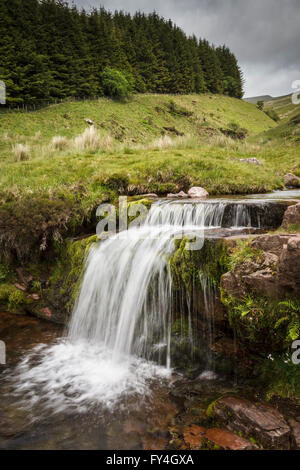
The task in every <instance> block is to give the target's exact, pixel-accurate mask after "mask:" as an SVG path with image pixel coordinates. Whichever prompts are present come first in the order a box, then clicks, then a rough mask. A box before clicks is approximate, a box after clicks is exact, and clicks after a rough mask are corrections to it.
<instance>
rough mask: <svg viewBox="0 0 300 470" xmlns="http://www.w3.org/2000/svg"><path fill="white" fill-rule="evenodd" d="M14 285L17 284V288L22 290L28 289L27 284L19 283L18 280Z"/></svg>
mask: <svg viewBox="0 0 300 470" xmlns="http://www.w3.org/2000/svg"><path fill="white" fill-rule="evenodd" d="M14 286H15V287H16V288H17V289H19V290H21V291H22V292H26V290H27V286H25V285H24V284H19V283H18V282H16V283H15V284H14Z"/></svg>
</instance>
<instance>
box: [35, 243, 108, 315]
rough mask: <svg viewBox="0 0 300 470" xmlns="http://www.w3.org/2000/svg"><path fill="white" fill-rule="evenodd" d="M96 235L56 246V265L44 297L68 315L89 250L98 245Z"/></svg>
mask: <svg viewBox="0 0 300 470" xmlns="http://www.w3.org/2000/svg"><path fill="white" fill-rule="evenodd" d="M98 242H99V240H98V237H97V235H93V236H91V237H88V238H84V239H81V240H77V241H73V240H71V239H68V240H66V241H65V242H64V243H63V244H59V245H57V246H56V263H55V267H54V270H53V272H52V275H51V277H50V286H49V288H48V289H47V290H46V291H45V293H44V297H45V298H46V299H47V300H49V302H50V304H52V305H54V306H55V307H57V309H59V308H61V309H62V310H64V311H65V312H66V313H67V314H69V313H70V312H71V311H72V309H73V306H74V304H75V302H76V299H77V296H78V294H79V291H80V286H81V282H82V276H83V273H84V267H85V262H86V259H87V256H88V254H89V250H90V248H91V247H92V246H93V245H94V244H96V243H98Z"/></svg>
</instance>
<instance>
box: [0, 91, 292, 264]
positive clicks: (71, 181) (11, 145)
mask: <svg viewBox="0 0 300 470" xmlns="http://www.w3.org/2000/svg"><path fill="white" fill-rule="evenodd" d="M85 118H88V119H92V120H93V121H94V122H95V128H93V127H89V126H88V125H87V123H86V122H85V121H84V120H85ZM0 122H1V136H2V138H1V152H0V170H1V171H0V197H1V201H2V205H1V206H0V228H1V230H0V243H2V247H3V248H4V251H5V250H6V252H9V253H12V252H13V253H14V256H15V255H16V256H17V257H18V258H19V259H23V258H25V257H26V256H32V253H33V252H34V250H37V251H38V252H40V250H44V249H45V248H47V246H48V244H49V243H51V240H52V241H53V239H54V240H59V239H60V238H61V237H64V236H66V235H70V234H78V233H80V232H81V230H83V228H84V227H85V229H86V230H89V226H90V227H91V230H94V228H95V209H96V207H97V206H98V205H99V204H100V203H101V202H103V201H108V200H110V201H113V200H115V198H116V197H117V196H118V195H119V194H127V195H130V196H131V195H138V194H143V193H148V192H156V193H157V194H159V195H166V194H167V193H168V192H177V191H180V190H184V191H187V190H188V189H189V188H190V187H191V186H193V185H199V186H204V187H205V188H206V189H207V190H208V191H209V192H210V193H211V194H238V193H257V192H263V191H269V190H272V189H275V188H280V187H282V186H283V181H284V178H283V177H284V174H285V173H287V172H288V171H294V172H296V173H298V174H300V166H299V162H300V148H299V147H286V146H275V147H274V146H272V144H271V143H269V144H267V145H259V144H257V143H255V144H251V143H248V142H247V141H244V140H243V141H242V140H238V139H232V138H229V137H228V135H227V134H228V131H230V132H233V135H235V133H237V134H236V135H239V131H240V129H241V128H246V129H247V131H248V133H249V136H250V138H251V139H254V138H255V135H256V134H257V133H261V132H262V131H265V132H266V131H270V130H272V129H274V128H275V126H276V124H275V122H274V121H272V120H271V119H270V118H269V117H268V116H267V115H266V114H265V113H263V112H261V111H259V110H258V109H257V108H256V107H255V106H254V105H253V104H250V103H246V102H244V101H241V100H236V99H233V98H228V97H224V96H215V95H214V96H210V95H207V96H196V95H195V96H176V97H174V96H173V97H172V96H165V95H164V96H153V95H143V96H136V97H134V98H133V99H132V100H131V101H130V102H128V103H118V102H113V101H110V100H107V99H100V100H98V101H94V102H88V101H87V102H82V103H64V104H61V105H56V106H51V107H50V108H47V109H44V110H41V111H37V112H33V113H25V114H23V113H9V114H1V115H0ZM224 131H225V135H224ZM243 132H244V131H243ZM230 135H231V134H230ZM251 157H255V158H258V159H259V160H260V161H261V163H262V165H261V166H255V165H249V164H246V163H243V162H240V161H239V160H240V159H241V158H251ZM89 224H91V225H89ZM0 262H1V261H0Z"/></svg>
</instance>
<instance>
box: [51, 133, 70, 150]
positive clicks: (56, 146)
mask: <svg viewBox="0 0 300 470" xmlns="http://www.w3.org/2000/svg"><path fill="white" fill-rule="evenodd" d="M68 145H69V141H68V139H67V138H66V137H63V136H61V135H56V136H54V137H52V140H51V149H53V150H64V149H65V148H66V147H68Z"/></svg>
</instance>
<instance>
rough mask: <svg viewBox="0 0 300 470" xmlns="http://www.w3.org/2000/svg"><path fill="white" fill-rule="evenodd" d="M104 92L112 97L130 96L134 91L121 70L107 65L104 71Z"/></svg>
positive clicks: (122, 97)
mask: <svg viewBox="0 0 300 470" xmlns="http://www.w3.org/2000/svg"><path fill="white" fill-rule="evenodd" d="M102 84H103V88H104V93H105V94H106V95H107V96H110V97H111V98H119V99H124V98H128V97H129V96H130V94H131V92H132V86H131V84H130V83H129V81H128V80H127V78H126V77H125V75H124V74H123V73H122V72H120V70H117V69H114V68H111V67H106V68H105V69H104V72H103V73H102Z"/></svg>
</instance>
